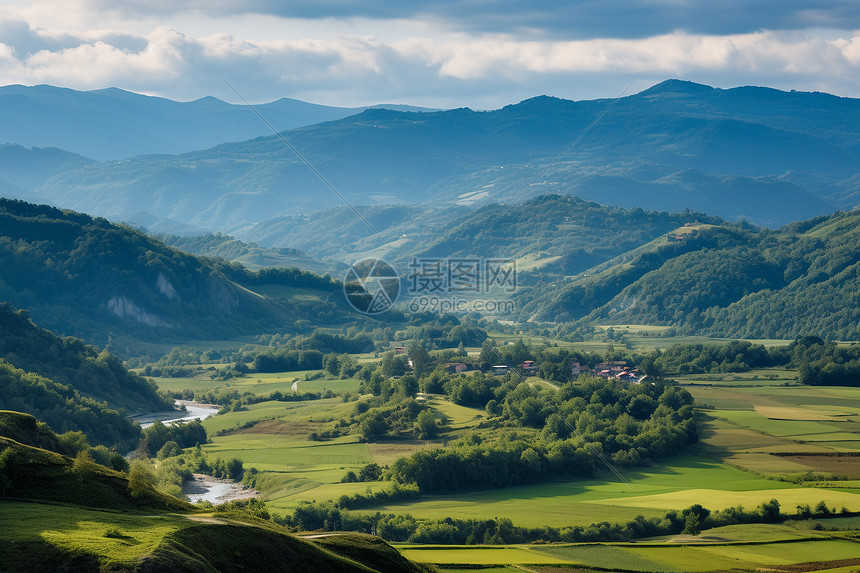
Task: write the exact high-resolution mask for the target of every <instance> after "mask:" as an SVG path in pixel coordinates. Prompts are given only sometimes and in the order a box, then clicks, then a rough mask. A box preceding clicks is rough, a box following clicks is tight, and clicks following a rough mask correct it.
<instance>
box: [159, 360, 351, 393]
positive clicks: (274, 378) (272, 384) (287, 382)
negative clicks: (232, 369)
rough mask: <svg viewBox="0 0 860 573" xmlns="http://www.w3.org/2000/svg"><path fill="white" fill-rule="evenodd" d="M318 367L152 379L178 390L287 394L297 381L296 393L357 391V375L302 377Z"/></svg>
mask: <svg viewBox="0 0 860 573" xmlns="http://www.w3.org/2000/svg"><path fill="white" fill-rule="evenodd" d="M226 366H227V365H224V364H212V365H205V367H206V368H209V367H211V368H215V369H223V368H225V367H226ZM319 372H320V370H298V371H295V372H277V373H271V374H270V373H253V374H248V375H246V376H243V377H240V378H231V379H230V380H212V379H211V378H210V377H209V376H208V375H206V374H205V373H204V374H198V375H195V376H193V377H188V378H167V377H165V378H156V379H155V381H156V383H157V384H158V387H159V388H161V389H162V390H167V391H169V392H179V391H182V390H185V389H190V390H207V391H214V390H221V389H225V388H227V389H230V390H236V391H238V392H239V393H244V392H251V393H252V394H256V395H261V394H270V393H272V392H281V393H284V394H291V393H292V392H293V390H292V385H293V382H296V381H298V391H299V392H323V391H324V390H331V391H332V392H335V393H343V392H357V391H358V383H359V380H358V378H348V379H345V380H339V379H337V378H334V377H331V376H325V377H323V378H320V379H318V380H305V376H306V375H313V374H317V373H319Z"/></svg>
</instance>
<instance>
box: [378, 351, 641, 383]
mask: <svg viewBox="0 0 860 573" xmlns="http://www.w3.org/2000/svg"><path fill="white" fill-rule="evenodd" d="M394 352H395V353H396V354H405V353H406V348H405V347H403V346H396V347H395V348H394ZM407 366H408V367H409V368H412V360H411V359H410V360H408V361H407ZM445 369H446V370H447V371H448V372H449V373H451V374H459V373H460V372H467V371H469V370H476V369H477V368H475V366H474V365H471V364H466V363H464V362H448V363H446V364H445ZM489 371H490V372H491V373H493V374H496V375H498V376H503V375H505V374H507V373H508V372H516V371H518V372H521V373H522V374H525V375H527V376H536V375H538V367H537V363H536V362H535V361H534V360H526V361H525V362H523V363H522V364H520V365H519V366H509V365H507V364H499V365H496V366H491V367H490V370H489ZM580 374H590V375H592V376H600V377H601V378H616V379H618V380H624V381H625V382H633V383H636V384H638V383H639V382H641V381H642V379H643V378H645V374H644V373H643V372H641V371H639V370H638V369H637V368H633V367H632V366H630V364H629V363H628V362H627V361H626V360H615V361H612V362H601V363H599V364H595V365H594V367H593V368H589V367H588V366H585V365H582V364H580V363H579V362H574V363H573V365H572V366H571V368H570V375H571V377H573V378H576V377H577V376H579V375H580Z"/></svg>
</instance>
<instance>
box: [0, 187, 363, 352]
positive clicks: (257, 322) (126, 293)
mask: <svg viewBox="0 0 860 573" xmlns="http://www.w3.org/2000/svg"><path fill="white" fill-rule="evenodd" d="M0 268H3V269H4V271H3V274H2V276H0V301H2V300H5V301H8V302H10V303H12V304H14V305H15V306H16V307H18V308H23V309H27V310H28V311H29V312H30V313H31V315H32V317H33V318H34V320H36V322H38V323H39V324H40V325H42V326H44V327H46V328H49V329H51V330H53V331H55V332H59V333H63V334H66V335H72V336H76V337H79V338H83V339H85V340H87V341H90V342H93V343H97V344H99V345H104V344H106V343H108V342H109V341H110V340H111V339H112V338H113V339H114V340H117V339H120V340H121V341H122V342H123V343H125V342H127V339H128V338H137V339H144V340H162V341H163V340H164V339H170V338H173V339H178V338H205V339H212V338H216V337H221V338H231V337H236V336H239V335H242V334H251V333H259V332H264V331H272V330H278V329H284V328H288V326H287V325H292V324H293V322H295V321H296V320H298V319H300V318H306V319H310V320H311V321H312V322H314V323H319V322H320V321H325V320H329V321H334V322H337V323H341V322H343V321H344V320H348V318H347V317H346V316H345V313H346V308H347V307H346V303H345V302H344V301H343V298H342V296H335V293H337V294H338V295H340V291H339V288H340V287H339V285H338V284H337V283H336V282H334V281H332V280H329V279H328V278H326V279H321V278H320V277H317V278H316V280H315V281H314V280H303V281H302V282H301V284H297V285H295V286H296V288H297V289H301V290H302V291H303V293H302V294H304V295H307V296H306V298H309V299H312V301H311V302H309V303H308V304H305V305H304V306H301V307H297V306H290V305H285V304H280V303H277V302H275V301H272V300H270V299H268V298H267V297H265V296H261V295H259V294H258V293H255V292H253V290H252V289H248V288H247V286H246V285H242V284H237V282H236V280H237V279H239V280H244V279H245V278H250V279H253V280H254V281H255V282H256V283H260V281H259V280H257V278H258V277H256V275H254V274H253V273H247V272H244V271H243V272H242V273H238V274H237V273H234V274H233V277H232V278H228V277H226V276H225V275H224V274H223V273H221V272H220V271H219V270H217V269H216V268H215V267H214V266H213V265H212V264H211V263H210V262H207V261H203V260H200V259H198V258H196V257H194V256H191V255H187V254H184V253H181V252H180V251H178V250H176V249H173V248H171V247H168V246H166V245H164V244H163V243H161V242H159V241H157V240H155V239H152V238H150V237H148V236H146V235H144V234H143V233H140V232H139V231H136V230H133V229H131V228H129V227H125V226H120V225H114V224H111V223H109V222H108V221H106V220H105V219H99V218H93V217H90V216H88V215H84V214H80V213H75V212H72V211H61V210H59V209H55V208H53V207H47V206H38V205H33V204H30V203H25V202H22V201H14V200H8V199H0ZM314 276H315V275H314ZM282 278H283V277H282ZM279 284H280V285H281V286H285V287H287V288H289V287H290V286H291V285H290V284H289V282H287V283H286V284H284V281H283V280H281V281H280V282H279ZM308 289H310V292H308ZM314 301H315V302H314ZM117 347H118V349H119V350H120V351H122V350H123V346H122V345H121V344H117Z"/></svg>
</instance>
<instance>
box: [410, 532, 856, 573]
mask: <svg viewBox="0 0 860 573" xmlns="http://www.w3.org/2000/svg"><path fill="white" fill-rule="evenodd" d="M398 549H400V551H401V553H402V554H403V555H404V556H405V557H407V558H409V559H412V560H413V561H417V562H421V563H432V564H439V565H445V569H444V570H449V569H448V566H449V565H450V566H456V565H460V566H466V565H472V566H487V565H494V564H506V565H520V566H523V565H529V566H531V565H537V566H540V565H548V564H553V565H554V566H555V567H553V568H545V569H544V568H541V569H539V570H540V571H570V570H569V569H558V568H556V567H558V566H559V565H562V564H569V565H573V566H575V565H584V566H586V567H588V568H592V567H598V568H604V569H609V570H619V569H620V570H627V571H659V572H676V571H677V572H700V571H701V572H704V571H717V570H723V571H725V570H755V569H758V568H766V567H767V566H780V565H782V566H785V565H793V564H797V563H809V562H821V567H818V568H815V567H812V568H806V569H803V570H804V571H816V570H823V569H830V568H831V567H832V565H836V564H840V565H841V564H844V563H845V562H846V561H847V562H853V566H856V565H860V559H858V551H857V545H856V544H855V543H853V542H851V541H843V540H836V539H827V538H826V537H818V538H812V539H806V540H796V541H793V540H789V541H780V542H776V543H767V542H764V543H742V544H737V543H735V544H732V543H722V544H713V545H692V546H690V545H672V544H640V543H637V544H630V543H614V544H603V543H588V544H552V545H531V546H522V545H517V546H504V547H493V546H489V547H487V546H484V547H480V546H479V547H475V546H447V547H446V546H416V545H400V546H398ZM843 560H844V561H843ZM828 562H829V563H830V564H832V565H828ZM452 569H453V567H452ZM491 570H492V571H497V569H491ZM520 570H522V569H520ZM527 570H535V569H532V567H528V569H527ZM849 570H850V569H849Z"/></svg>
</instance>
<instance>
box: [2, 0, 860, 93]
mask: <svg viewBox="0 0 860 573" xmlns="http://www.w3.org/2000/svg"><path fill="white" fill-rule="evenodd" d="M669 78H680V79H685V80H691V81H694V82H699V83H703V84H707V85H711V86H714V87H721V88H731V87H735V86H741V85H762V86H769V87H774V88H778V89H783V90H791V89H795V90H799V91H825V92H829V93H833V94H836V95H840V96H847V97H860V2H858V1H857V0H821V1H815V0H750V1H741V0H723V1H722V2H715V1H714V0H528V1H514V0H362V1H357V0H286V1H283V0H281V1H279V0H234V1H227V0H190V1H181V0H127V1H122V0H120V1H116V0H49V1H45V0H0V85H8V84H25V85H36V84H51V85H56V86H62V87H69V88H74V89H79V90H92V89H101V88H106V87H119V88H122V89H126V90H130V91H135V92H138V93H145V94H151V95H158V96H163V97H168V98H171V99H176V100H182V101H187V100H193V99H197V98H200V97H204V96H214V97H218V98H220V99H223V100H225V101H230V102H234V103H238V101H239V98H238V96H237V95H236V93H234V92H233V91H232V89H231V88H230V87H229V86H232V87H233V88H234V89H235V90H236V91H237V92H238V93H239V94H241V95H242V97H244V98H245V99H246V100H248V101H250V102H252V103H259V102H266V101H272V100H275V99H278V98H281V97H290V98H296V99H300V100H304V101H310V102H313V103H320V104H326V105H335V106H349V107H352V106H362V105H372V104H377V103H389V104H391V103H399V104H411V105H417V106H425V107H432V108H454V107H470V108H472V109H496V108H499V107H502V106H504V105H507V104H511V103H516V102H519V101H521V100H523V99H526V98H529V97H533V96H536V95H543V94H546V95H552V96H556V97H561V98H565V99H572V100H580V99H593V98H614V97H618V96H620V95H622V94H628V93H636V92H638V91H641V90H644V89H646V88H648V87H649V86H651V85H653V84H655V83H658V82H660V81H662V80H665V79H669ZM228 84H229V86H228Z"/></svg>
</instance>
